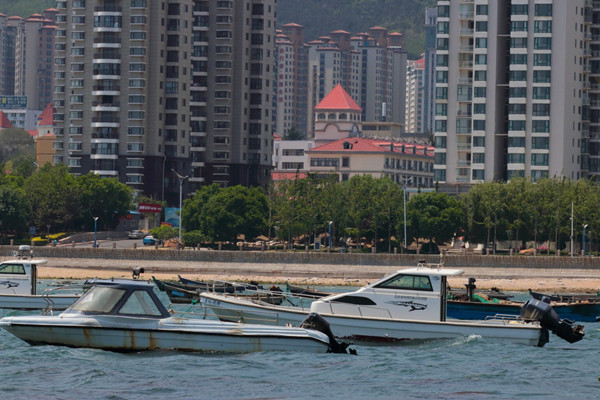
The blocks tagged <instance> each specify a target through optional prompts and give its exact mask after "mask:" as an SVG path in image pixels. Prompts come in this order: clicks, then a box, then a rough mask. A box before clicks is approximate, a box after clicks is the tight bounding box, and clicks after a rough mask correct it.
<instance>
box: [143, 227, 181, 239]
mask: <svg viewBox="0 0 600 400" xmlns="http://www.w3.org/2000/svg"><path fill="white" fill-rule="evenodd" d="M150 234H151V235H152V236H153V237H154V238H156V239H158V240H160V241H161V242H163V243H164V241H165V240H169V239H173V238H178V237H179V228H174V227H172V226H169V225H161V226H159V227H156V228H153V229H151V230H150ZM182 240H183V239H182Z"/></svg>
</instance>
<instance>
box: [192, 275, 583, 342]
mask: <svg viewBox="0 0 600 400" xmlns="http://www.w3.org/2000/svg"><path fill="white" fill-rule="evenodd" d="M462 272H463V271H461V270H458V269H445V268H441V267H440V266H435V267H430V266H426V265H424V264H421V265H420V266H418V267H417V268H410V269H404V270H400V271H398V272H396V273H395V274H392V275H390V276H388V277H385V278H383V279H381V280H379V281H377V282H375V283H372V284H370V285H367V286H365V287H363V288H361V289H358V290H356V291H354V292H350V293H342V294H335V295H331V296H328V297H324V298H321V299H319V300H317V301H314V302H313V303H312V304H311V306H310V310H308V309H301V308H297V307H290V306H273V305H269V304H265V303H261V302H259V301H247V300H242V299H237V298H236V297H235V296H234V295H231V294H229V295H227V294H216V293H202V294H201V301H202V303H203V304H204V305H205V306H206V307H207V308H209V309H210V310H211V311H212V312H213V313H215V314H216V315H217V316H218V317H219V318H220V319H222V320H228V321H246V322H259V323H263V324H265V323H270V324H292V325H295V324H297V323H298V322H299V321H301V320H302V318H303V317H304V316H306V314H308V313H309V312H316V313H318V314H319V315H321V316H322V317H323V318H325V320H326V321H327V322H329V324H330V327H331V331H332V332H333V334H334V335H335V336H336V337H339V338H352V339H355V340H366V341H386V342H388V341H392V342H393V341H400V340H406V339H442V338H455V337H460V336H469V335H478V336H481V337H486V338H492V339H502V340H509V341H512V342H515V343H522V344H527V345H535V346H543V345H544V344H545V343H547V342H548V336H549V334H548V330H551V331H552V332H554V333H556V334H558V335H560V336H561V337H563V338H564V339H565V340H567V341H569V342H575V341H577V340H580V339H581V338H582V337H583V327H582V326H580V325H576V326H573V324H572V323H570V321H562V320H560V318H557V317H556V315H555V314H554V315H553V317H554V319H553V320H552V321H550V318H549V315H550V314H551V312H553V311H552V310H551V309H550V310H545V313H544V314H543V315H542V314H541V313H539V312H538V313H537V314H538V315H536V312H535V311H532V312H529V313H528V314H527V316H526V318H521V317H520V316H516V315H515V316H511V315H497V316H495V317H493V318H487V319H485V320H481V321H472V320H469V321H464V320H450V319H447V318H446V287H447V285H446V279H447V277H448V276H454V275H460V274H462ZM535 305H536V304H533V303H528V306H535ZM543 307H544V306H542V308H543ZM540 320H541V321H542V323H540V322H539V321H540Z"/></svg>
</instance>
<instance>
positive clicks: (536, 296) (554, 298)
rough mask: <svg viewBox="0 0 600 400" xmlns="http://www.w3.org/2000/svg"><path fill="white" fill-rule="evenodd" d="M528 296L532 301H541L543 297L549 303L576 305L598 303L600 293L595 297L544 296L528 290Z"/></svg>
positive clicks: (586, 295)
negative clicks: (585, 302) (579, 303)
mask: <svg viewBox="0 0 600 400" xmlns="http://www.w3.org/2000/svg"><path fill="white" fill-rule="evenodd" d="M529 295H530V296H531V297H533V298H534V299H538V300H542V299H543V298H544V297H546V298H548V299H550V301H554V302H557V303H578V302H583V301H587V302H590V303H600V293H596V294H595V295H591V294H559V293H555V294H545V293H538V292H534V291H532V290H531V289H529Z"/></svg>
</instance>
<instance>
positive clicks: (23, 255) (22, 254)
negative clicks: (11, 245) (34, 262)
mask: <svg viewBox="0 0 600 400" xmlns="http://www.w3.org/2000/svg"><path fill="white" fill-rule="evenodd" d="M12 255H13V256H14V257H16V258H17V260H27V259H30V258H33V250H31V246H29V245H26V244H22V245H20V246H19V250H17V251H13V252H12Z"/></svg>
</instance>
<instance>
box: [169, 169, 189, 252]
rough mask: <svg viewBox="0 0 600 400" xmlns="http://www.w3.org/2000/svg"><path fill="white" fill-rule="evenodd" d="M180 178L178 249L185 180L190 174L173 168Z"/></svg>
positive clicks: (179, 247) (179, 246) (178, 245)
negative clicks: (179, 172) (181, 173)
mask: <svg viewBox="0 0 600 400" xmlns="http://www.w3.org/2000/svg"><path fill="white" fill-rule="evenodd" d="M171 171H173V172H174V173H175V175H177V177H178V178H179V241H178V242H177V249H181V214H182V211H183V209H182V201H183V181H184V180H186V179H187V178H189V176H188V175H186V176H183V175H180V174H178V173H177V171H175V170H174V169H171Z"/></svg>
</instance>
